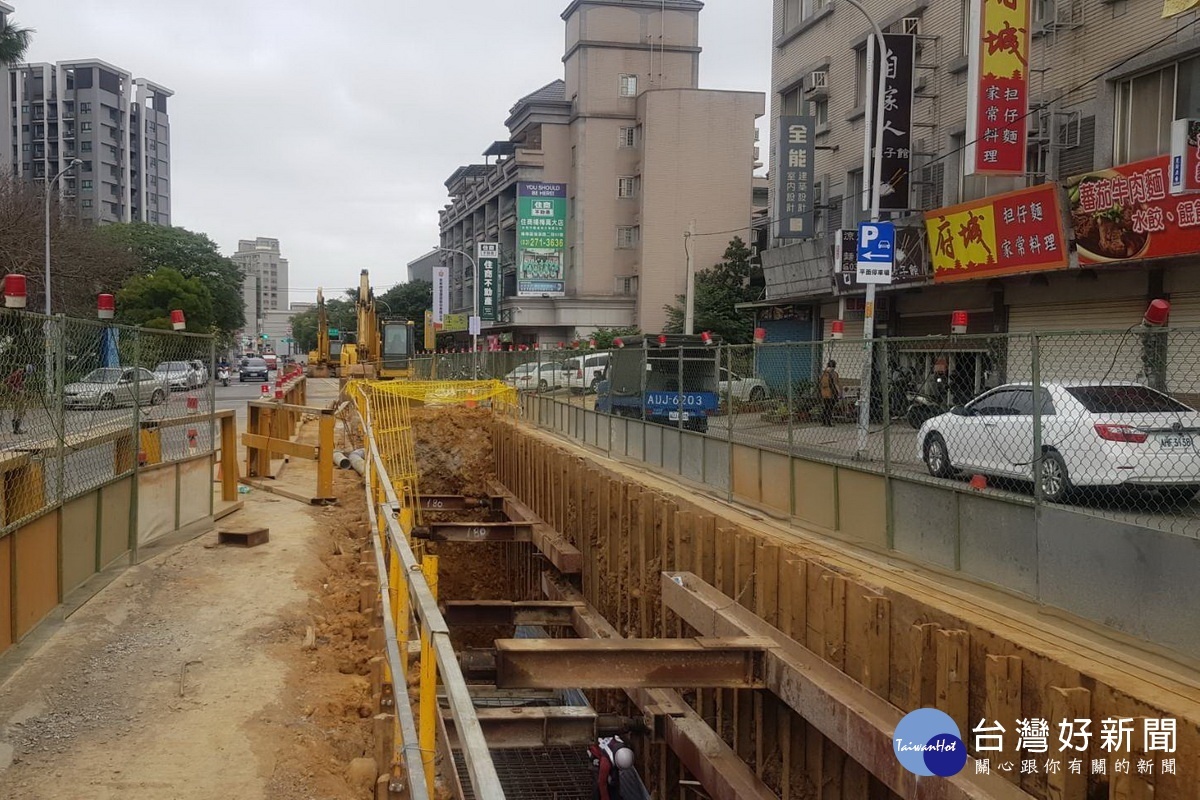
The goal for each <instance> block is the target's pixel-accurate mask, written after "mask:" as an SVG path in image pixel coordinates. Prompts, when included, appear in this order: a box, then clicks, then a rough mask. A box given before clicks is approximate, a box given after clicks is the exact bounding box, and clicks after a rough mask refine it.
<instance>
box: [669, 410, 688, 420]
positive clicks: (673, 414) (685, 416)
mask: <svg viewBox="0 0 1200 800" xmlns="http://www.w3.org/2000/svg"><path fill="white" fill-rule="evenodd" d="M691 416H692V415H691V412H689V411H684V412H683V421H684V422H687V421H688V419H690V418H691ZM670 417H671V422H679V412H678V411H672V412H671V415H670Z"/></svg>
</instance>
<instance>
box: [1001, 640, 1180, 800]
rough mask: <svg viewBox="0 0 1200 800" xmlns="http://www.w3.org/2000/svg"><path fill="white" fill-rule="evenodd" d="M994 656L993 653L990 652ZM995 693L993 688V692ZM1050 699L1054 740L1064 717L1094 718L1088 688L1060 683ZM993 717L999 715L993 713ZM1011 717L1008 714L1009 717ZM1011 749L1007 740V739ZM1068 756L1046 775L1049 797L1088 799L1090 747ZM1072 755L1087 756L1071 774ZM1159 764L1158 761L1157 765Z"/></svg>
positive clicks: (1054, 799) (1049, 799) (1050, 799)
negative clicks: (1088, 751) (1059, 767)
mask: <svg viewBox="0 0 1200 800" xmlns="http://www.w3.org/2000/svg"><path fill="white" fill-rule="evenodd" d="M989 658H991V656H989ZM990 694H991V693H990V692H989V695H990ZM1047 694H1048V695H1049V699H1050V715H1049V719H1050V720H1051V723H1050V725H1051V731H1050V733H1051V741H1052V742H1053V741H1054V734H1055V733H1056V732H1057V731H1055V727H1056V726H1057V725H1058V723H1059V722H1062V721H1063V720H1077V719H1091V716H1092V710H1091V709H1092V693H1091V692H1089V691H1088V690H1087V689H1080V688H1068V689H1063V688H1059V687H1058V686H1051V687H1049V688H1048V692H1047ZM988 719H989V721H990V720H992V719H998V718H996V717H992V716H991V714H990V713H989V715H988ZM1005 719H1007V717H1006V718H1005ZM1014 744H1015V743H1014ZM1005 745H1006V751H1007V742H1005ZM1059 755H1061V756H1064V757H1065V758H1064V762H1063V766H1062V770H1061V771H1059V772H1054V773H1049V774H1047V775H1046V800H1085V798H1086V797H1087V779H1088V773H1089V772H1090V771H1091V770H1090V766H1091V765H1090V763H1089V762H1090V759H1089V758H1088V753H1087V752H1086V751H1083V752H1079V751H1075V750H1067V751H1065V752H1062V753H1060V754H1059ZM1072 758H1079V759H1082V760H1083V762H1084V763H1083V766H1082V767H1081V769H1080V771H1079V774H1077V775H1075V774H1071V770H1070V768H1069V766H1068V764H1067V762H1068V761H1069V760H1070V759H1072ZM1155 766H1157V765H1155Z"/></svg>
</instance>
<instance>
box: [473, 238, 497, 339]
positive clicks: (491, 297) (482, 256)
mask: <svg viewBox="0 0 1200 800" xmlns="http://www.w3.org/2000/svg"><path fill="white" fill-rule="evenodd" d="M476 263H477V264H478V266H479V283H478V289H477V291H478V292H479V318H480V319H482V320H486V321H488V322H495V321H496V288H497V287H496V276H497V275H499V274H500V245H499V244H498V243H496V242H480V243H479V247H478V253H477V258H476Z"/></svg>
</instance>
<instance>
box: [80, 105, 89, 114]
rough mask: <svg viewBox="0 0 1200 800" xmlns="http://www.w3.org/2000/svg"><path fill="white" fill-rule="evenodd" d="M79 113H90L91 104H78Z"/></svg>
mask: <svg viewBox="0 0 1200 800" xmlns="http://www.w3.org/2000/svg"><path fill="white" fill-rule="evenodd" d="M79 113H80V114H90V113H92V104H91V103H80V104H79Z"/></svg>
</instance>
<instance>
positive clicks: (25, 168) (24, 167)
mask: <svg viewBox="0 0 1200 800" xmlns="http://www.w3.org/2000/svg"><path fill="white" fill-rule="evenodd" d="M31 166H32V165H31V164H30V163H29V162H25V164H23V165H22V166H21V169H23V170H25V171H26V172H28V171H29V168H30V167H31Z"/></svg>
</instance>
